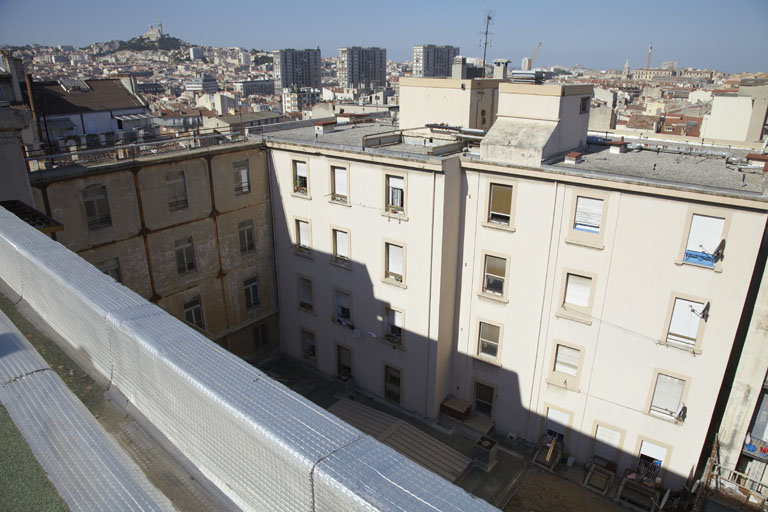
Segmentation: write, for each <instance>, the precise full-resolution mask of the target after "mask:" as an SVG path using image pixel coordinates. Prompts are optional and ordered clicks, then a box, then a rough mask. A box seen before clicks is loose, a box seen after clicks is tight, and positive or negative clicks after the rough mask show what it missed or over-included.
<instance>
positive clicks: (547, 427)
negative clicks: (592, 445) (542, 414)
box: [544, 407, 571, 439]
mask: <svg viewBox="0 0 768 512" xmlns="http://www.w3.org/2000/svg"><path fill="white" fill-rule="evenodd" d="M570 420H571V416H570V414H568V413H567V412H565V411H560V410H557V409H553V408H552V407H547V420H546V422H545V424H544V431H545V432H546V434H547V435H548V436H549V437H557V438H558V439H565V434H566V432H567V431H568V423H570Z"/></svg>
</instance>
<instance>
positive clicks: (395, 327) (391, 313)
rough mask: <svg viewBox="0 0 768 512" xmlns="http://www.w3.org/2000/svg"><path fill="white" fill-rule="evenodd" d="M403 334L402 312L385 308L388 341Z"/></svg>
mask: <svg viewBox="0 0 768 512" xmlns="http://www.w3.org/2000/svg"><path fill="white" fill-rule="evenodd" d="M402 336H403V313H402V312H400V311H397V310H395V309H390V308H387V332H386V334H385V337H386V338H389V340H390V341H399V340H400V339H401V338H402Z"/></svg>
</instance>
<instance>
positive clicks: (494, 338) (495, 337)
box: [477, 322, 501, 358]
mask: <svg viewBox="0 0 768 512" xmlns="http://www.w3.org/2000/svg"><path fill="white" fill-rule="evenodd" d="M500 334H501V328H500V327H499V326H497V325H491V324H487V323H485V322H480V341H479V343H478V344H477V354H478V355H481V356H488V357H493V358H496V356H498V354H499V337H500Z"/></svg>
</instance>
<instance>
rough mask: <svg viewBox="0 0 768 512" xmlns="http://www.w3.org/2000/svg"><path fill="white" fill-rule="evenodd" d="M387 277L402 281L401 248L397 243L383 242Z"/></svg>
mask: <svg viewBox="0 0 768 512" xmlns="http://www.w3.org/2000/svg"><path fill="white" fill-rule="evenodd" d="M385 250H386V259H387V261H386V273H385V276H386V278H387V279H392V280H395V281H397V282H399V283H402V282H403V248H402V247H401V246H399V245H395V244H390V243H387V244H385Z"/></svg>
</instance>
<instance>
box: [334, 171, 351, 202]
mask: <svg viewBox="0 0 768 512" xmlns="http://www.w3.org/2000/svg"><path fill="white" fill-rule="evenodd" d="M331 184H332V186H333V191H332V193H331V200H332V201H334V202H336V203H341V204H348V203H349V183H348V180H347V168H346V167H339V166H336V165H332V166H331Z"/></svg>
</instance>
